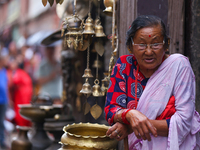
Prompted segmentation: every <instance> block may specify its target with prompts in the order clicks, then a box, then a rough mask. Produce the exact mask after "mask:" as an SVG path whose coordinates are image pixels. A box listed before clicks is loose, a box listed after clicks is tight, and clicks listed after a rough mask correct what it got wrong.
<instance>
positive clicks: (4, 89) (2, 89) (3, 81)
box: [0, 68, 8, 104]
mask: <svg viewBox="0 0 200 150" xmlns="http://www.w3.org/2000/svg"><path fill="white" fill-rule="evenodd" d="M7 103H8V78H7V73H6V69H5V68H4V69H0V104H7Z"/></svg>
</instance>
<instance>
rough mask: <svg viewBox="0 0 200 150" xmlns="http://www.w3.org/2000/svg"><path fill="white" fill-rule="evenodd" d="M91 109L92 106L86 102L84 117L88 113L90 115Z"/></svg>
mask: <svg viewBox="0 0 200 150" xmlns="http://www.w3.org/2000/svg"><path fill="white" fill-rule="evenodd" d="M90 109H91V106H90V104H89V103H88V102H87V100H86V102H85V103H84V104H83V112H84V115H86V114H87V113H89V112H90Z"/></svg>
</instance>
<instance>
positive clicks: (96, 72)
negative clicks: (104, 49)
mask: <svg viewBox="0 0 200 150" xmlns="http://www.w3.org/2000/svg"><path fill="white" fill-rule="evenodd" d="M98 71H99V55H98V53H97V69H96V79H98Z"/></svg>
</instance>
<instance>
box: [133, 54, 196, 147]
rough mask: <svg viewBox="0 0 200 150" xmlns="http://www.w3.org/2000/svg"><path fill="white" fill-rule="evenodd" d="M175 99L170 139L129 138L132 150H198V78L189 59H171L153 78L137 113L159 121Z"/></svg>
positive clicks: (171, 57)
mask: <svg viewBox="0 0 200 150" xmlns="http://www.w3.org/2000/svg"><path fill="white" fill-rule="evenodd" d="M172 95H173V96H174V97H175V109H176V112H175V114H174V115H173V116H172V117H171V119H170V125H169V135H168V137H162V136H158V137H154V136H153V135H152V136H151V138H152V140H151V141H147V140H145V141H144V140H138V139H137V138H136V136H135V134H134V133H132V134H130V135H129V149H130V150H134V149H136V150H164V149H166V150H193V149H196V150H199V149H200V137H199V133H198V132H199V131H200V117H199V114H198V113H197V112H196V111H195V76H194V73H193V71H192V68H191V66H190V63H189V61H188V59H187V57H185V56H183V55H181V54H173V55H170V56H169V57H168V58H167V59H166V60H165V61H164V62H163V63H162V64H161V65H160V67H159V68H158V70H157V71H156V72H155V73H154V74H153V75H152V76H151V77H150V79H149V81H148V82H147V85H146V87H145V89H144V91H143V93H142V96H141V97H140V100H139V102H138V106H137V110H138V111H140V112H142V113H143V114H144V115H146V116H147V117H148V118H149V119H156V117H158V116H159V115H160V114H161V113H162V112H163V111H164V110H165V107H166V105H167V103H168V101H169V99H170V97H171V96H172Z"/></svg>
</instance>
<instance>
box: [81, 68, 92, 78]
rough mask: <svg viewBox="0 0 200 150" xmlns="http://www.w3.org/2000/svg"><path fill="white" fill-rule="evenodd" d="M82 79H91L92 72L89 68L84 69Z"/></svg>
mask: <svg viewBox="0 0 200 150" xmlns="http://www.w3.org/2000/svg"><path fill="white" fill-rule="evenodd" d="M82 77H83V78H93V75H92V72H91V70H90V69H89V68H86V69H85V70H84V74H83V76H82Z"/></svg>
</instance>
